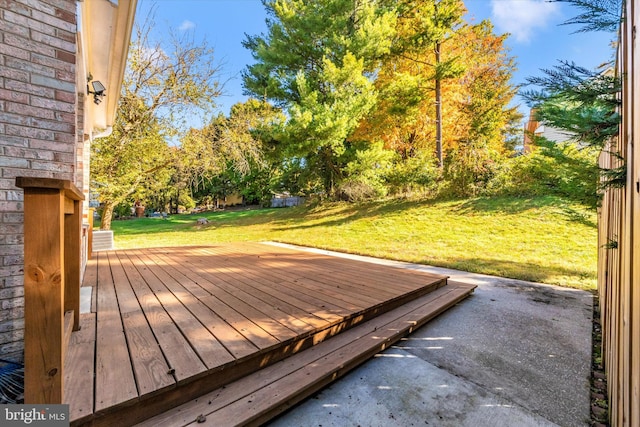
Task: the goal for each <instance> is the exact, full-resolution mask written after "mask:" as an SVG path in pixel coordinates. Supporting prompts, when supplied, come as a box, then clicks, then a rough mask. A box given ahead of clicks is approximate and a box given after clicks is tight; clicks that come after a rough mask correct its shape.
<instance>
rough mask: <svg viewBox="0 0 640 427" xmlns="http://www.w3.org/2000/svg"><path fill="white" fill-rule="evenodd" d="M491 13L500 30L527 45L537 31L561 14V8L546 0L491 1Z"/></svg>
mask: <svg viewBox="0 0 640 427" xmlns="http://www.w3.org/2000/svg"><path fill="white" fill-rule="evenodd" d="M491 12H492V16H493V23H494V24H495V25H496V26H497V27H498V28H500V29H501V30H502V31H505V32H508V33H511V34H512V35H513V36H514V37H515V38H516V40H517V41H518V42H523V43H527V42H529V40H531V37H532V36H533V32H534V31H535V30H536V29H539V28H544V27H546V26H547V24H548V22H549V20H551V19H553V18H554V17H555V16H556V15H558V14H559V13H560V7H559V5H558V3H556V2H549V1H546V0H491Z"/></svg>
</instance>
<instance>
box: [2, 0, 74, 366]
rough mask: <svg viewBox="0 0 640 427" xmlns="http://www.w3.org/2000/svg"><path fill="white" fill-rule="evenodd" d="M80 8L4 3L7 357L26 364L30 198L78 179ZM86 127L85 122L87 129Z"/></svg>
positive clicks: (60, 3) (66, 1)
mask: <svg viewBox="0 0 640 427" xmlns="http://www.w3.org/2000/svg"><path fill="white" fill-rule="evenodd" d="M76 33H77V30H76V2H75V0H39V1H35V0H0V168H1V169H0V306H1V307H0V308H1V311H0V358H4V359H14V360H16V359H17V360H21V359H22V350H23V345H22V337H23V333H24V332H23V329H24V321H23V316H24V307H23V306H24V300H23V279H22V272H23V231H24V230H23V210H22V209H23V203H22V200H23V194H22V191H21V190H20V189H18V188H16V187H15V185H14V184H15V177H16V176H41V177H51V178H61V179H71V180H74V182H75V179H76V176H77V172H78V171H77V167H76V158H77V156H78V151H77V149H78V143H79V141H80V140H81V138H82V136H81V135H82V132H76V129H77V127H76V125H77V124H78V122H77V120H76V117H77V116H76V114H77V108H78V107H77V98H78V94H77V90H76V65H75V64H76V50H77V49H76ZM80 123H81V122H80Z"/></svg>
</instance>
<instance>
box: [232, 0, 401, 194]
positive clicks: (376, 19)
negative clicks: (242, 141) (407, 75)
mask: <svg viewBox="0 0 640 427" xmlns="http://www.w3.org/2000/svg"><path fill="white" fill-rule="evenodd" d="M264 5H265V7H266V8H267V10H268V12H269V14H270V16H271V18H270V19H269V20H268V21H267V27H268V34H267V35H266V36H248V37H247V39H246V40H245V42H244V43H243V45H244V46H245V47H246V48H248V49H249V50H251V52H252V55H253V57H254V59H255V60H256V64H254V65H251V66H249V67H248V68H247V69H246V70H245V72H244V73H243V79H244V86H245V90H246V92H247V93H249V94H251V95H253V96H256V97H259V98H263V99H265V100H271V101H273V102H274V103H276V104H277V105H279V106H282V107H283V108H286V109H287V111H288V116H289V120H288V122H287V123H286V126H284V128H283V129H282V132H281V134H280V135H279V140H280V141H281V143H282V144H283V145H284V146H285V147H286V149H285V150H286V153H287V155H288V156H291V157H299V158H306V159H307V161H306V164H307V166H308V167H314V172H315V174H316V175H317V176H318V177H319V178H321V180H322V181H323V184H324V189H325V192H326V193H328V194H334V192H335V188H336V184H337V183H338V182H339V181H340V180H341V179H342V178H343V172H344V170H343V168H344V164H342V162H341V161H340V156H341V155H342V154H343V153H344V151H345V149H346V148H345V141H346V139H347V137H348V136H349V135H350V134H351V133H352V131H353V129H355V127H356V126H357V125H358V123H359V121H360V119H361V118H362V117H363V116H364V115H365V114H366V113H367V112H368V111H369V110H370V109H371V108H372V107H373V105H374V103H375V99H376V92H375V89H374V87H373V82H372V78H373V76H374V73H375V71H376V70H377V69H378V67H379V64H380V60H381V58H382V57H383V56H384V55H385V54H387V53H388V52H389V49H390V46H391V40H392V36H393V34H394V27H395V15H394V13H393V12H392V11H387V10H384V9H382V8H380V7H379V6H380V5H379V2H377V1H367V0H312V1H298V0H272V1H264Z"/></svg>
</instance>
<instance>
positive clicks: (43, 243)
mask: <svg viewBox="0 0 640 427" xmlns="http://www.w3.org/2000/svg"><path fill="white" fill-rule="evenodd" d="M63 199H64V197H63V195H62V194H61V192H60V191H59V190H49V189H46V190H42V189H27V190H25V195H24V210H25V214H24V230H25V237H24V265H25V272H24V300H25V338H24V346H25V396H24V398H25V403H31V404H45V403H54V404H55V403H62V400H63V391H64V389H63V387H64V385H63V383H64V376H63V368H64V366H63V363H64V361H63V349H62V346H63V333H64V332H63V316H64V314H63V304H64V301H63V297H64V268H63V254H64V246H63V241H64V213H63Z"/></svg>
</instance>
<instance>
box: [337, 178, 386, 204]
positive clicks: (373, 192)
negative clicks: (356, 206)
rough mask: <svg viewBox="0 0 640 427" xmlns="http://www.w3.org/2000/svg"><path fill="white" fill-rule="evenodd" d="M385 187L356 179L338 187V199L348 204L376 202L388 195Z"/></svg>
mask: <svg viewBox="0 0 640 427" xmlns="http://www.w3.org/2000/svg"><path fill="white" fill-rule="evenodd" d="M386 192H387V191H386V188H385V187H384V185H382V184H379V185H372V184H371V183H368V182H363V181H359V180H356V179H353V180H347V181H344V182H343V183H342V184H340V186H339V187H338V197H339V198H340V199H341V200H345V201H347V202H363V201H366V200H375V199H379V198H381V197H384V196H385V195H386Z"/></svg>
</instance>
